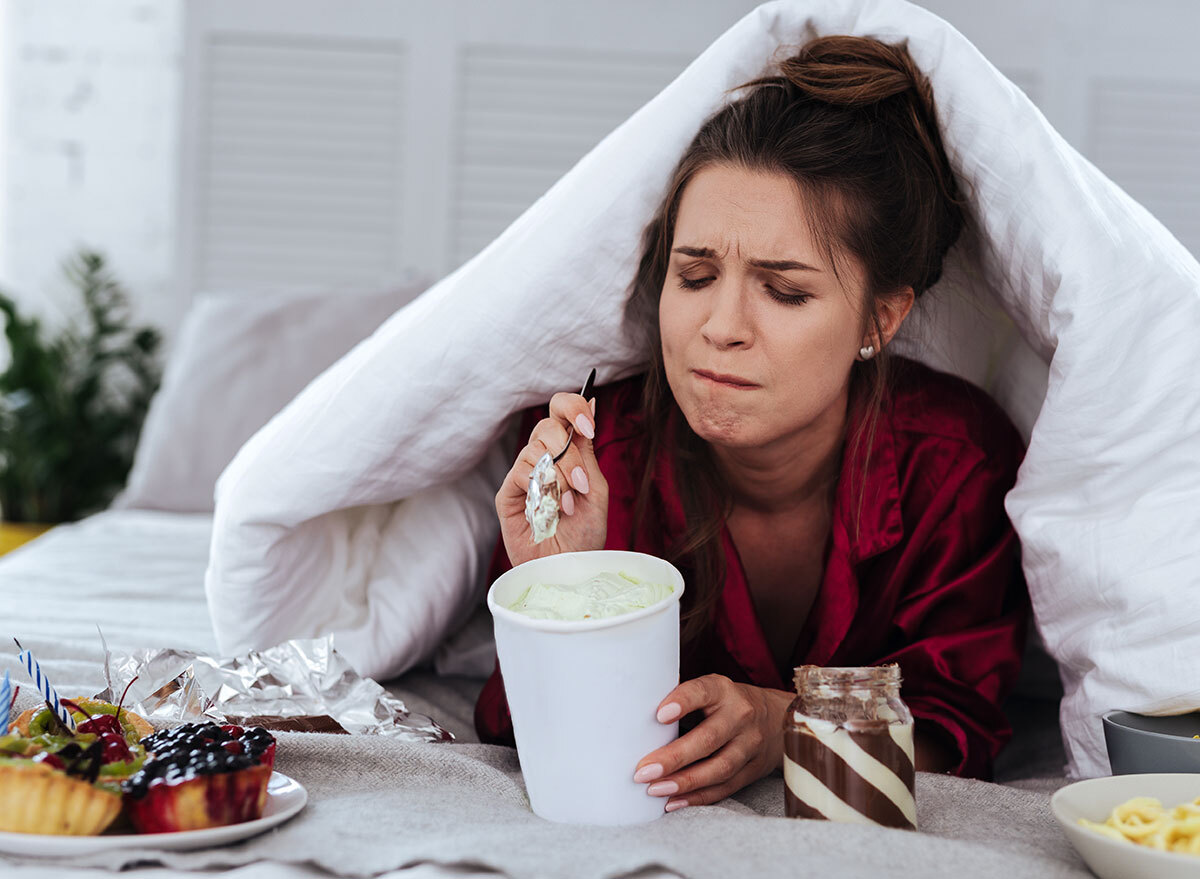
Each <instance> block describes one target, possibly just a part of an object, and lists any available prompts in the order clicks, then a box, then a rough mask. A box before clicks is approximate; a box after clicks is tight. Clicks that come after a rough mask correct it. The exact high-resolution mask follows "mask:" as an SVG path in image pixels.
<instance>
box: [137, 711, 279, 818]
mask: <svg viewBox="0 0 1200 879" xmlns="http://www.w3.org/2000/svg"><path fill="white" fill-rule="evenodd" d="M141 744H142V746H144V747H145V749H146V752H147V759H146V762H145V764H144V765H143V766H142V767H141V769H140V770H139V771H138V772H137V773H135V774H134V775H133V776H132V777H130V778H128V779H127V780H126V781H125V782H124V783H123V784H122V790H123V791H124V795H125V810H126V813H127V814H128V815H129V819H130V821H131V822H132V823H133V826H134V828H135V829H136V830H137V831H138V832H139V833H170V832H173V831H178V830H201V829H204V828H207V827H220V826H223V825H226V824H239V823H241V822H243V821H252V820H254V819H256V818H261V817H262V812H263V807H264V805H265V804H266V800H267V782H268V781H269V780H270V778H271V769H272V767H273V766H274V764H275V738H274V736H272V735H271V734H270V733H269V732H267V731H266V730H265V729H262V728H260V727H254V728H250V729H246V728H243V727H240V726H234V725H232V724H227V725H225V726H218V725H217V724H215V723H187V724H184V725H183V726H179V727H175V728H173V729H167V730H163V731H161V732H158V733H155V734H154V735H152V736H149V737H147V738H145V739H143V740H142V743H141Z"/></svg>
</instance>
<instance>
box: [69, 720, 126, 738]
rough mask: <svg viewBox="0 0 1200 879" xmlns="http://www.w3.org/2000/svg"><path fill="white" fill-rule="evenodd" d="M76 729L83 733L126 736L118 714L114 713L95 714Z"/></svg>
mask: <svg viewBox="0 0 1200 879" xmlns="http://www.w3.org/2000/svg"><path fill="white" fill-rule="evenodd" d="M76 729H77V730H78V731H79V732H81V733H93V734H95V735H100V736H103V735H114V736H120V737H121V738H124V737H125V731H124V730H123V729H121V725H120V724H119V723H118V722H117V718H116V716H115V715H112V714H93V715H92V716H91V717H90V718H88V719H87V720H85V721H84V722H83V723H81V724H79V726H78V727H76Z"/></svg>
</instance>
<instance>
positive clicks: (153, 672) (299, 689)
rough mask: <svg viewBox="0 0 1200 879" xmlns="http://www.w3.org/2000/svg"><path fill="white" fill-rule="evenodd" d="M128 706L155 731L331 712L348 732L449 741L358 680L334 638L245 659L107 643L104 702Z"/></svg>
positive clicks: (280, 647)
mask: <svg viewBox="0 0 1200 879" xmlns="http://www.w3.org/2000/svg"><path fill="white" fill-rule="evenodd" d="M135 677H136V678H137V680H136V681H134V683H133V685H132V686H131V687H130V689H129V693H128V695H127V696H126V697H125V705H126V707H128V708H129V709H130V710H131V711H134V712H136V713H138V714H140V715H142V716H143V717H145V718H146V719H147V720H149V721H150V722H151V723H152V724H154V725H155V726H161V725H164V724H177V723H188V722H197V721H201V722H203V721H208V720H211V721H215V722H217V723H226V722H230V720H231V719H236V718H245V717H262V716H270V717H283V718H295V717H314V716H320V715H328V716H329V717H332V718H333V719H334V720H336V721H337V722H338V723H339V724H340V725H341V726H342V727H343V728H344V729H345V730H346V731H347V732H349V733H365V734H368V735H380V736H389V737H392V738H396V739H399V740H401V741H405V742H451V741H453V740H454V736H452V735H451V734H450V733H449V732H448V731H446V730H444V729H442V728H441V727H440V726H438V724H437V722H436V721H434V720H433V718H431V717H426V716H425V715H423V714H415V713H413V712H410V711H409V710H408V708H407V707H406V706H405V704H404V702H402V701H401V700H400V699H397V698H396V697H395V696H392V695H391V694H390V693H388V692H387V691H386V690H385V689H384V688H383V687H381V686H380V685H379V684H377V683H376V682H375V681H373V680H371V679H370V678H364V677H360V676H359V674H358V673H357V672H356V671H354V669H353V668H351V667H350V663H348V662H347V661H346V660H345V659H344V658H343V657H342V656H341V654H339V653H338V652H337V651H336V650H334V649H333V638H332V637H331V636H330V637H325V638H314V639H308V640H300V639H298V640H295V641H285V642H283V643H282V644H279V645H276V646H275V647H271V648H268V649H266V650H252V651H251V652H250V653H247V654H245V655H243V656H236V657H232V658H218V657H214V656H202V655H200V654H198V653H194V652H192V651H190V650H172V649H170V648H143V649H140V650H135V651H134V652H133V653H130V654H114V653H112V652H111V651H109V649H108V645H107V644H105V645H104V679H105V681H106V682H107V683H108V687H107V689H105V690H104V692H102V693H99V694H97V698H98V699H104V700H105V701H107V702H112V703H114V704H115V703H116V702H117V701H118V700H120V698H121V693H122V691H124V689H125V687H126V685H127V684H128V683H129V682H130V681H131V680H133V679H134V678H135Z"/></svg>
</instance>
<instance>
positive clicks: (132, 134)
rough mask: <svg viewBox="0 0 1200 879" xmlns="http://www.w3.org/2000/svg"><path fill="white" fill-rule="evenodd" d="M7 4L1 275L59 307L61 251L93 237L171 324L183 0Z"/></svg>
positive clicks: (63, 292)
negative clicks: (5, 185)
mask: <svg viewBox="0 0 1200 879" xmlns="http://www.w3.org/2000/svg"><path fill="white" fill-rule="evenodd" d="M0 2H3V4H4V17H5V20H6V23H7V34H6V35H5V36H6V39H5V40H4V43H3V67H4V71H5V73H4V85H5V87H6V88H5V94H4V96H3V99H2V100H3V104H4V105H5V106H6V108H7V117H6V118H5V119H4V123H3V128H2V129H0V140H2V141H3V147H0V150H2V152H0V158H3V160H4V162H5V168H4V172H3V177H0V179H4V178H6V179H7V189H6V190H5V191H3V194H2V195H0V199H2V201H3V204H2V205H0V253H2V254H3V256H2V262H0V281H2V282H3V284H4V287H5V288H6V289H7V290H9V291H11V292H14V293H16V294H17V296H18V298H19V299H20V300H21V301H22V302H23V303H24V304H26V305H28V306H29V307H31V308H33V309H35V310H37V311H39V312H41V313H43V314H46V315H47V316H49V317H50V319H52V320H53V319H56V318H57V317H58V316H59V315H60V314H61V312H62V309H63V306H64V304H68V305H70V306H71V307H74V301H73V300H68V299H67V290H68V288H67V287H66V285H65V282H64V281H63V280H62V275H61V268H60V266H61V263H62V261H63V259H64V258H65V257H66V256H67V255H68V254H70V253H71V252H72V251H73V250H74V249H75V248H77V247H78V246H80V245H86V246H91V247H95V248H99V249H101V250H102V251H104V252H105V253H106V254H107V255H108V257H109V259H110V261H111V264H112V267H113V269H114V271H115V272H116V273H117V274H118V276H119V277H120V278H121V279H122V280H123V281H124V282H125V283H126V284H127V285H128V287H129V288H130V289H131V291H132V292H134V293H135V295H136V297H137V308H138V316H139V317H140V318H141V319H143V320H148V321H151V322H154V323H156V324H159V325H167V326H169V325H171V324H173V322H174V319H175V306H174V303H175V298H176V297H175V292H176V291H175V287H174V275H175V228H176V193H177V177H178V164H177V160H176V157H177V154H178V130H179V117H178V113H179V91H180V81H179V71H180V50H181V46H182V32H181V22H182V2H183V0H0Z"/></svg>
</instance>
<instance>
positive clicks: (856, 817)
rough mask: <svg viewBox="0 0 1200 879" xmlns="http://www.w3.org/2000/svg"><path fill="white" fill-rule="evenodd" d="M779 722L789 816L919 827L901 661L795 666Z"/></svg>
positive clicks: (910, 726) (910, 727)
mask: <svg viewBox="0 0 1200 879" xmlns="http://www.w3.org/2000/svg"><path fill="white" fill-rule="evenodd" d="M795 681H796V699H795V701H794V702H792V704H791V706H790V707H789V708H788V713H787V717H786V718H785V719H784V724H783V780H784V799H785V803H784V805H785V808H786V810H787V815H788V817H789V818H824V819H828V820H830V821H847V822H857V823H859V824H882V825H883V826H885V827H903V828H907V829H910V830H916V828H917V807H916V796H915V790H914V787H913V782H914V776H915V773H914V769H913V720H912V714H911V713H909V710H908V706H907V705H905V704H904V702H903V701H902V700H901V699H900V667H899V666H898V665H895V664H892V665H884V666H875V667H870V668H821V667H820V666H815V665H803V666H801V667H800V668H797V669H796V678H795Z"/></svg>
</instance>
